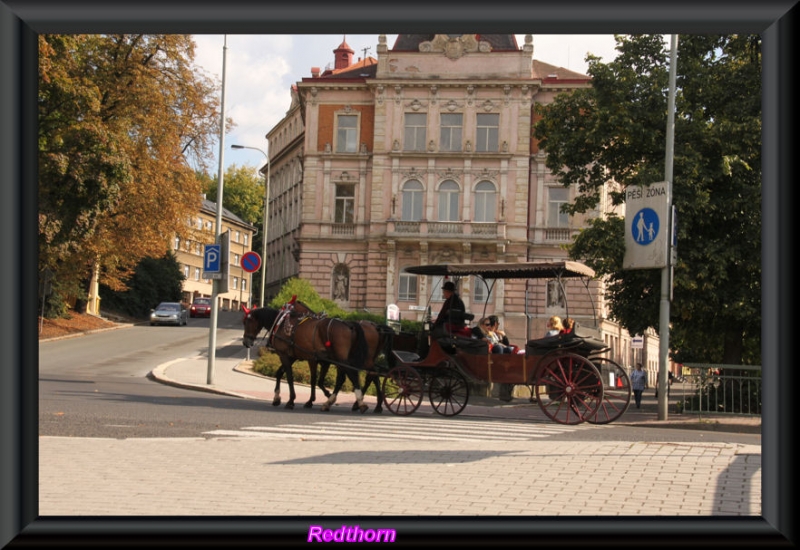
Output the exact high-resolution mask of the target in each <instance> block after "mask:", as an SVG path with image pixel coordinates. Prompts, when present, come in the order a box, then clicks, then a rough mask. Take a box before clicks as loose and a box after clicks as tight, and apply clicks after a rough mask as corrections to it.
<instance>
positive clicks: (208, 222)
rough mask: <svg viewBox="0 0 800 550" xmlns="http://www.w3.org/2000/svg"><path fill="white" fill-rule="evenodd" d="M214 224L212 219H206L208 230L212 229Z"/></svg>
mask: <svg viewBox="0 0 800 550" xmlns="http://www.w3.org/2000/svg"><path fill="white" fill-rule="evenodd" d="M211 229H212V225H211V221H210V220H206V230H208V231H211Z"/></svg>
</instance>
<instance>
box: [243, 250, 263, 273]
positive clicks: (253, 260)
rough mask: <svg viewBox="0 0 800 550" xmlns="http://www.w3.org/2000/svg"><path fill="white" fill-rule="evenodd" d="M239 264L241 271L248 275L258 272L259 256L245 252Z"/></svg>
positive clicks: (259, 265)
mask: <svg viewBox="0 0 800 550" xmlns="http://www.w3.org/2000/svg"><path fill="white" fill-rule="evenodd" d="M241 264H242V269H244V270H245V271H247V272H248V273H252V272H254V271H258V268H259V267H261V256H259V255H258V252H253V251H250V252H245V253H244V255H243V256H242V260H241Z"/></svg>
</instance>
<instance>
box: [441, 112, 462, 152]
mask: <svg viewBox="0 0 800 550" xmlns="http://www.w3.org/2000/svg"><path fill="white" fill-rule="evenodd" d="M461 120H462V115H461V113H443V114H442V115H441V121H440V122H441V125H440V134H439V136H440V137H439V150H440V151H461V127H462V126H463V124H462V122H461Z"/></svg>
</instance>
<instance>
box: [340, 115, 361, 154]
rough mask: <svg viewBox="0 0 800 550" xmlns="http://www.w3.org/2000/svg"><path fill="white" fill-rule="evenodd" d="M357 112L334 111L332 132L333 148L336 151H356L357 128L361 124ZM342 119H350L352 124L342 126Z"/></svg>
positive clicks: (358, 128)
mask: <svg viewBox="0 0 800 550" xmlns="http://www.w3.org/2000/svg"><path fill="white" fill-rule="evenodd" d="M360 118H361V117H360V116H359V113H356V112H353V111H350V112H347V113H336V130H335V132H334V134H333V139H334V144H333V150H334V151H336V152H337V153H357V152H358V139H359V130H360V126H361V120H360ZM344 119H347V120H348V121H349V120H351V119H352V121H353V123H354V126H353V127H350V126H343V125H342V122H344Z"/></svg>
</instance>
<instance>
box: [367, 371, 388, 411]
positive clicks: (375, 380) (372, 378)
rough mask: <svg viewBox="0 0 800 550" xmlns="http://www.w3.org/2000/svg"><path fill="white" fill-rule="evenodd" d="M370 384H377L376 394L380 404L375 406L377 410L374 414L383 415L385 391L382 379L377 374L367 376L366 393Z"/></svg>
mask: <svg viewBox="0 0 800 550" xmlns="http://www.w3.org/2000/svg"><path fill="white" fill-rule="evenodd" d="M370 383H372V384H375V393H377V394H378V404H377V405H375V410H373V411H372V412H373V413H375V414H381V413H382V412H383V391H382V390H381V379H380V377H379V376H378V375H377V374H375V373H369V374H367V382H366V384H364V392H365V393H366V390H367V388H368V387H369V385H370Z"/></svg>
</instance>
